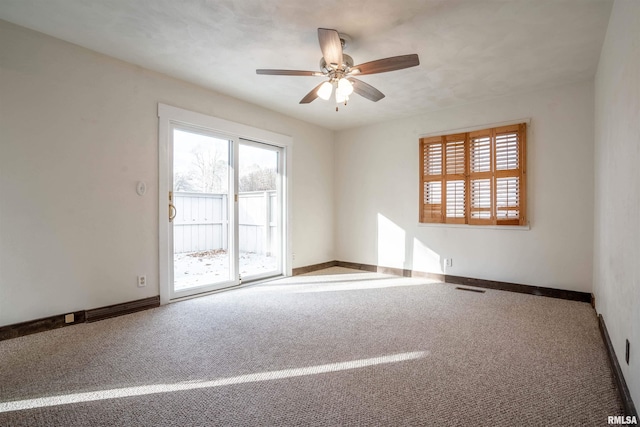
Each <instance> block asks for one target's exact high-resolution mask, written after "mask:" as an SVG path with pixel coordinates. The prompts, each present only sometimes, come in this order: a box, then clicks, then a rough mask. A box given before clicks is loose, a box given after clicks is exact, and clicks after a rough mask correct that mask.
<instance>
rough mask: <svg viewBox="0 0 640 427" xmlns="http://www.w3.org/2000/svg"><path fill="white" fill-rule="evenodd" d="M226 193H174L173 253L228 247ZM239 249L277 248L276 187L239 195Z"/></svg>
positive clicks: (261, 251)
mask: <svg viewBox="0 0 640 427" xmlns="http://www.w3.org/2000/svg"><path fill="white" fill-rule="evenodd" d="M228 203H229V202H228V197H227V195H226V194H212V193H186V192H176V193H174V204H175V206H176V211H177V215H176V218H175V219H174V221H173V248H174V253H184V252H198V251H208V250H216V249H223V250H226V249H227V242H228V238H227V237H228V233H229V231H230V230H229V221H228V212H229V209H228ZM238 222H239V230H238V232H239V250H240V252H254V253H259V254H266V255H270V254H271V253H275V252H276V251H277V244H278V239H277V232H278V230H277V198H276V192H275V191H256V192H249V193H240V194H239V195H238Z"/></svg>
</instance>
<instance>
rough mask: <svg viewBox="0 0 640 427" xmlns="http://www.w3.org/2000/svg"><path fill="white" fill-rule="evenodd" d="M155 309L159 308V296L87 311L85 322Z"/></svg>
mask: <svg viewBox="0 0 640 427" xmlns="http://www.w3.org/2000/svg"><path fill="white" fill-rule="evenodd" d="M155 307H160V296H155V297H151V298H144V299H139V300H136V301H129V302H124V303H121V304H114V305H109V306H107V307H100V308H94V309H92V310H87V316H86V317H87V322H97V321H98V320H103V319H108V318H110V317H116V316H122V315H123V314H129V313H135V312H136V311H142V310H148V309H150V308H155Z"/></svg>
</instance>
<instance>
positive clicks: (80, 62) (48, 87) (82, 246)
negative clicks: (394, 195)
mask: <svg viewBox="0 0 640 427" xmlns="http://www.w3.org/2000/svg"><path fill="white" fill-rule="evenodd" d="M158 102H162V103H166V104H170V105H174V106H177V107H181V108H185V109H190V110H193V111H197V112H201V113H205V114H209V115H212V116H216V117H220V118H223V119H227V120H232V121H236V122H239V123H243V124H247V125H251V126H254V127H257V128H262V129H265V130H269V131H273V132H277V133H281V134H285V135H290V136H292V137H293V140H294V148H293V183H292V184H293V186H292V190H293V197H292V199H293V200H292V203H293V205H292V211H293V213H294V217H293V218H292V220H293V224H292V229H293V251H294V252H295V254H296V258H295V261H294V267H296V266H303V265H309V264H315V263H319V262H325V261H328V260H331V259H334V258H335V254H334V250H333V244H334V241H333V230H334V224H333V175H334V173H333V133H332V132H331V131H329V130H325V129H322V128H319V127H317V126H314V125H310V124H307V123H304V122H301V121H298V120H295V119H291V118H288V117H286V116H283V115H281V114H278V113H274V112H272V111H268V110H265V109H263V108H259V107H256V106H253V105H251V104H248V103H245V102H242V101H239V100H236V99H233V98H229V97H226V96H223V95H220V94H218V93H215V92H212V91H208V90H205V89H203V88H200V87H198V86H195V85H191V84H188V83H185V82H182V81H179V80H176V79H173V78H170V77H167V76H164V75H161V74H157V73H154V72H150V71H147V70H144V69H142V68H139V67H135V66H133V65H130V64H127V63H124V62H121V61H117V60H114V59H112V58H109V57H106V56H103V55H100V54H97V53H94V52H91V51H89V50H86V49H83V48H80V47H78V46H75V45H71V44H69V43H65V42H62V41H60V40H57V39H54V38H51V37H48V36H45V35H42V34H39V33H36V32H33V31H30V30H27V29H24V28H21V27H18V26H15V25H13V24H9V23H6V22H3V21H0V326H2V325H6V324H13V323H17V322H21V321H26V320H32V319H36V318H40V317H45V316H50V315H56V314H61V313H65V312H69V311H73V310H83V309H90V308H95V307H101V306H105V305H109V304H115V303H120V302H126V301H131V300H135V299H140V298H146V297H150V296H154V295H158V293H159V290H158V268H159V267H158V220H157V216H158V215H157V209H158V189H157V186H158V136H157V133H158V118H157V104H158ZM139 180H143V181H146V182H147V184H148V192H147V194H146V195H145V196H144V197H140V196H138V195H137V194H136V192H135V184H136V182H137V181H139ZM142 273H144V274H146V275H147V279H148V283H149V285H148V286H147V287H146V288H138V287H137V286H136V276H137V275H138V274H142Z"/></svg>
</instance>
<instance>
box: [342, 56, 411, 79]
mask: <svg viewBox="0 0 640 427" xmlns="http://www.w3.org/2000/svg"><path fill="white" fill-rule="evenodd" d="M416 65H420V60H419V59H418V55H416V54H415V53H413V54H411V55H401V56H392V57H391V58H384V59H378V60H376V61H371V62H365V63H364V64H360V65H356V66H354V67H351V73H352V74H353V75H362V74H376V73H386V72H387V71H395V70H402V69H403V68H409V67H415V66H416ZM355 70H360V71H359V72H358V71H355Z"/></svg>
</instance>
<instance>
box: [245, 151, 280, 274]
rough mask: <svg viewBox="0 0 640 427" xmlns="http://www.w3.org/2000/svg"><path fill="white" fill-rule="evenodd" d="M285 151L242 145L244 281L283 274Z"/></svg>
mask: <svg viewBox="0 0 640 427" xmlns="http://www.w3.org/2000/svg"><path fill="white" fill-rule="evenodd" d="M281 171H282V149H281V148H278V147H274V146H271V145H267V144H261V143H257V142H251V141H244V140H242V141H240V145H239V156H238V190H239V192H238V226H239V233H238V235H239V237H238V245H239V264H238V268H239V270H240V276H241V277H242V280H243V281H247V280H255V279H260V278H265V277H270V276H276V275H279V274H282V195H281V191H282V185H281V182H282V181H281V180H282V174H281Z"/></svg>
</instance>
